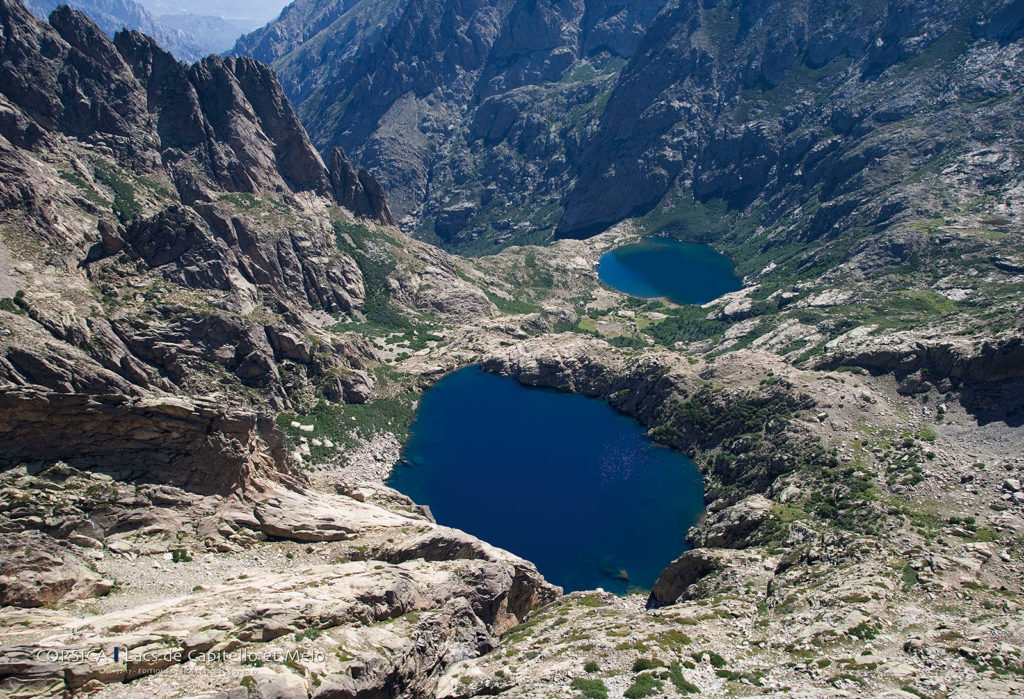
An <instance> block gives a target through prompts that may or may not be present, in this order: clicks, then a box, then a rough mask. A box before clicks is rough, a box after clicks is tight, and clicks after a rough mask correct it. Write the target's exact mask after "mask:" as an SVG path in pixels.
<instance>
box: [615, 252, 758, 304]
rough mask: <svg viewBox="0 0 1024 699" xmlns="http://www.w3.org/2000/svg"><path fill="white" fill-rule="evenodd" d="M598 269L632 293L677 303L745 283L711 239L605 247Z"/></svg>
mask: <svg viewBox="0 0 1024 699" xmlns="http://www.w3.org/2000/svg"><path fill="white" fill-rule="evenodd" d="M597 275H598V277H600V279H601V281H603V282H604V283H605V284H607V285H608V286H610V287H612V288H613V289H617V290H619V291H621V292H623V293H625V294H629V295H630V296H639V297H641V298H648V299H653V298H667V299H668V300H669V301H674V302H675V303H678V304H697V305H700V304H704V303H707V302H708V301H713V300H714V299H716V298H718V297H719V296H721V295H723V294H727V293H729V292H730V291H736V290H738V289H740V288H741V287H742V282H741V281H740V279H739V278H738V277H737V276H736V274H735V271H734V269H733V264H732V261H731V260H730V259H729V258H728V257H726V256H725V255H723V254H721V253H720V252H716V251H715V250H714V248H712V247H711V246H709V245H702V244H698V243H682V242H680V241H678V240H672V239H670V238H647V239H645V240H642V241H640V242H638V243H631V244H629V245H623V246H622V247H619V248H615V249H614V250H611V251H609V252H607V253H605V254H604V255H602V256H601V259H600V260H599V261H598V266H597Z"/></svg>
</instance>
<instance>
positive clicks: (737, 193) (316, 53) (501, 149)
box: [235, 0, 1021, 255]
mask: <svg viewBox="0 0 1024 699" xmlns="http://www.w3.org/2000/svg"><path fill="white" fill-rule="evenodd" d="M370 5H371V4H370V3H365V2H360V3H340V2H336V3H324V2H319V3H296V4H295V5H294V6H293V7H292V8H291V9H290V11H289V12H288V13H285V14H286V16H287V17H283V18H282V19H281V20H280V21H279V22H277V23H272V24H271V25H270V26H268V27H267V28H265V29H264V30H261V32H257V33H256V34H254V35H251V36H250V37H248V38H247V39H246V40H244V41H241V42H239V44H238V45H237V46H236V49H235V51H236V52H238V53H247V52H250V53H252V54H253V55H256V56H259V57H261V58H263V59H265V60H269V61H273V65H274V66H275V68H277V70H278V71H280V73H281V74H282V76H283V78H282V79H283V81H284V84H285V85H286V89H287V90H288V93H289V95H290V96H291V97H292V98H293V99H294V100H296V103H297V104H298V111H299V114H300V116H301V118H302V119H303V122H304V123H305V124H306V125H307V127H308V128H309V130H310V133H311V135H312V138H313V140H314V142H315V143H316V144H317V146H318V147H319V148H321V149H325V150H326V149H330V148H331V147H333V146H335V145H340V146H342V147H344V149H345V151H346V152H347V153H349V154H350V155H351V157H352V160H353V161H354V162H357V163H359V164H361V165H364V166H366V167H369V168H370V169H372V170H374V171H376V172H379V173H380V175H381V178H382V183H383V185H384V188H385V191H386V192H387V193H388V196H389V198H390V200H391V202H392V205H393V208H394V211H395V213H396V218H397V219H398V220H399V222H400V225H402V226H403V228H405V229H407V230H409V231H416V232H417V235H419V236H421V237H423V238H425V239H430V240H434V241H442V242H443V244H445V245H446V246H449V247H451V248H455V249H460V250H469V251H481V250H489V249H494V248H496V247H500V246H503V245H507V244H510V243H521V242H537V241H543V240H548V239H550V238H551V237H552V236H562V237H580V236H588V235H592V234H593V233H595V232H599V231H600V230H603V229H605V228H607V227H608V226H610V225H612V224H614V223H615V222H617V221H620V220H622V219H624V218H628V217H634V216H640V215H644V214H647V217H646V219H645V220H643V221H642V222H641V225H642V226H644V227H645V228H647V229H649V230H652V231H663V230H667V231H670V232H675V233H681V234H683V235H686V236H688V237H704V238H710V239H717V240H720V241H721V242H722V243H723V244H725V245H730V246H736V247H738V246H740V245H741V244H742V242H743V241H742V240H740V239H737V240H732V239H728V238H726V237H724V236H722V235H721V234H720V233H716V232H714V231H709V230H707V226H706V225H704V222H703V221H702V220H701V217H700V216H697V215H694V211H693V207H694V205H695V203H696V206H698V207H708V209H709V211H711V212H712V214H713V213H714V212H722V211H725V212H729V215H732V216H742V217H745V218H746V219H748V220H749V226H744V227H743V231H744V232H749V231H750V230H752V229H755V228H757V226H762V227H764V228H765V229H768V230H769V237H771V238H772V239H773V240H772V242H771V243H770V245H773V246H776V247H778V246H781V245H786V244H795V243H797V242H798V243H800V244H802V245H806V244H807V243H810V245H811V246H813V245H814V244H815V240H816V239H818V238H821V237H822V236H825V235H827V236H828V237H836V236H838V235H840V234H841V233H850V232H852V233H851V234H850V236H848V237H847V238H845V239H844V241H845V242H846V243H848V244H849V245H852V244H853V241H854V239H855V238H857V237H859V236H861V235H862V234H863V231H864V230H865V229H866V228H869V227H879V226H881V227H882V228H885V226H886V225H888V224H890V223H891V222H895V221H897V220H899V219H900V214H901V213H904V212H909V213H911V214H913V215H915V216H916V215H919V214H921V213H922V212H923V210H924V209H926V208H931V209H935V208H939V207H941V200H942V194H941V191H942V190H943V188H944V187H945V184H944V183H943V182H942V181H941V178H940V176H939V173H940V172H945V171H948V170H950V169H954V170H958V171H961V172H963V173H969V175H970V179H971V180H973V181H972V182H969V183H968V184H969V185H970V189H971V192H970V193H969V196H976V197H982V196H984V193H985V192H991V193H992V196H993V197H994V198H995V199H996V200H1002V199H1005V198H1006V197H1007V196H1008V195H1010V194H1011V193H1012V192H1013V191H1015V190H1014V188H1015V187H1017V186H1019V182H1018V180H1017V178H1015V177H1013V176H1007V172H1006V169H1005V168H1004V167H1003V166H1002V165H1000V164H999V163H998V162H995V161H992V162H989V163H988V164H987V165H981V166H979V162H978V158H977V154H978V153H979V152H981V151H984V150H985V149H986V148H989V147H991V146H992V143H993V139H994V138H995V136H996V135H998V136H999V141H1000V143H999V144H997V145H996V146H995V148H996V149H997V150H998V152H999V153H1000V154H1001V155H1000V158H1002V159H1010V160H1012V159H1013V158H1014V157H1015V156H1013V153H1014V152H1015V150H1014V148H1015V147H1012V146H1009V145H1007V146H1005V147H1004V145H1002V144H1003V143H1006V144H1008V143H1017V142H1019V139H1020V134H1019V133H1018V126H1017V125H1015V121H1014V119H1013V117H1012V114H1013V113H1015V111H1018V110H1019V108H1020V104H1019V96H1018V95H1019V92H1020V87H1021V84H1020V83H1021V71H1020V69H1019V58H1018V54H1019V48H1020V47H1019V41H1020V36H1019V34H1020V31H1021V30H1020V26H1019V19H1017V16H1016V15H1015V14H1014V8H1015V7H1016V5H1015V4H1014V3H1012V2H1005V1H1003V0H992V1H991V2H988V1H981V0H979V1H978V2H971V3H965V4H960V5H957V6H947V5H943V4H941V3H932V2H896V3H882V4H879V3H873V2H863V3H861V2H855V3H852V4H850V3H830V2H829V3H824V4H822V3H808V2H804V1H803V0H764V1H752V2H717V3H699V2H680V3H673V4H670V5H667V6H663V5H660V4H656V3H629V4H627V5H625V6H620V5H610V4H606V3H598V2H576V3H545V2H540V3H534V2H530V3H525V2H524V3H517V2H511V1H510V2H505V3H499V4H497V5H488V6H486V7H484V6H476V5H474V4H473V3H468V4H467V3H441V4H437V3H417V2H413V1H410V2H407V3H378V4H373V7H374V8H375V10H374V11H376V12H379V13H380V15H378V16H377V18H378V20H379V21H378V23H377V24H375V25H373V30H372V31H365V32H363V31H360V30H358V29H357V27H359V26H365V25H363V24H360V23H361V22H363V21H364V20H363V19H360V18H361V17H364V16H365V15H366V13H368V12H370ZM385 6H386V7H385ZM304 19H308V20H310V22H311V23H310V25H309V26H311V27H312V28H311V29H310V30H309V31H308V32H301V31H298V30H297V27H298V26H299V25H300V24H301V23H302V21H303V20H304ZM327 47H330V48H327ZM356 47H358V50H356ZM924 202H927V203H926V204H925V203H924ZM764 244H766V243H765V241H763V240H761V241H759V245H764ZM849 245H845V246H844V247H849ZM741 254H743V255H746V254H748V253H747V252H746V251H743V252H742V253H741Z"/></svg>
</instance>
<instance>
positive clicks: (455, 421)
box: [389, 367, 704, 594]
mask: <svg viewBox="0 0 1024 699" xmlns="http://www.w3.org/2000/svg"><path fill="white" fill-rule="evenodd" d="M389 484H390V485H391V486H392V487H394V488H396V489H398V490H399V491H401V492H403V493H405V494H406V495H409V496H410V497H412V498H413V500H415V501H416V502H418V503H420V504H425V505H429V506H430V509H431V511H432V512H433V514H434V517H435V518H436V519H437V521H438V523H440V524H444V525H447V526H451V527H457V528H459V529H463V530H465V531H467V532H469V533H470V534H473V535H474V536H477V537H479V538H481V539H483V540H484V541H487V542H489V543H491V544H494V545H495V546H500V547H501V548H504V549H507V550H509V551H511V552H512V553H515V554H517V555H519V556H522V557H523V558H526V559H528V560H530V561H532V562H533V563H535V564H536V565H537V568H538V569H539V570H540V572H541V573H542V574H543V575H544V576H545V578H547V579H548V580H549V581H551V582H553V583H555V584H556V585H561V586H562V587H564V588H565V589H566V591H573V590H588V589H593V588H597V587H603V588H605V589H606V590H610V591H613V592H616V593H620V594H621V593H624V592H626V591H628V590H629V589H630V588H641V589H650V587H651V586H652V585H653V584H654V582H655V580H657V578H658V575H659V574H660V573H661V571H662V570H663V569H664V567H665V566H666V565H667V564H668V563H669V562H670V561H671V560H672V559H674V558H676V557H677V556H679V555H680V554H681V553H682V552H683V551H684V550H686V548H688V546H687V545H686V542H685V538H684V537H685V535H686V530H687V529H688V528H689V527H690V526H692V525H693V524H694V523H695V522H696V520H697V518H698V516H699V515H700V513H701V511H702V510H703V506H704V490H703V483H702V480H701V477H700V473H699V472H698V471H697V469H696V467H695V466H694V464H693V462H692V461H690V460H689V459H688V458H687V457H686V456H685V455H683V454H680V453H678V452H674V451H672V450H670V449H667V448H665V447H660V446H658V445H656V444H654V443H653V442H652V441H651V440H650V439H649V438H648V437H647V434H646V432H645V431H644V429H643V428H642V427H641V426H640V425H639V424H638V423H636V422H635V421H633V420H632V419H630V418H628V417H625V416H623V415H620V414H618V413H616V412H615V410H614V409H613V408H612V407H611V406H609V405H608V404H607V403H605V402H604V401H600V400H595V399H590V398H586V397H583V396H579V395H573V394H568V393H561V392H556V391H553V390H548V389H536V388H527V387H524V386H522V385H520V384H519V383H518V382H517V381H515V380H513V379H510V378H507V377H502V376H495V375H492V374H488V373H485V372H484V371H482V370H480V369H479V368H478V367H467V368H465V369H460V370H458V371H456V372H453V373H452V374H449V375H448V376H446V377H445V378H444V379H442V380H441V381H440V382H438V383H437V385H435V386H434V387H433V388H431V389H430V390H428V391H427V392H426V394H424V396H423V399H422V401H421V402H420V406H419V409H418V411H417V414H416V420H415V422H414V423H413V425H412V430H411V435H410V437H409V441H408V443H407V445H406V447H405V450H404V452H403V459H402V461H400V462H399V464H398V465H397V466H396V467H395V471H394V473H393V475H392V477H391V480H390V482H389Z"/></svg>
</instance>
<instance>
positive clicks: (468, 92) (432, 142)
mask: <svg viewBox="0 0 1024 699" xmlns="http://www.w3.org/2000/svg"><path fill="white" fill-rule="evenodd" d="M658 9H659V5H658V4H657V3H653V2H640V3H628V4H627V5H624V6H623V5H618V4H614V3H605V2H567V3H561V2H541V3H535V2H515V1H508V2H501V3H498V4H494V3H483V4H482V3H473V2H460V3H447V4H440V5H439V4H437V3H429V2H421V1H420V0H413V1H410V2H390V3H367V2H357V3H342V2H330V3H326V2H298V3H295V4H293V5H292V6H290V7H289V8H288V9H287V10H286V11H285V12H284V13H283V14H282V17H281V18H280V19H279V20H278V21H276V22H274V23H272V24H271V25H269V26H268V27H266V28H265V29H263V30H261V31H259V32H256V33H254V34H252V35H249V36H248V37H245V38H243V39H242V40H241V41H239V43H238V45H237V46H236V47H235V53H238V54H251V55H253V56H256V57H258V58H261V59H263V60H267V61H271V62H272V65H273V66H274V67H275V69H276V70H277V71H278V72H279V73H280V74H281V76H282V80H283V84H284V85H285V88H286V90H287V91H288V94H289V96H291V97H292V99H293V100H296V102H297V104H299V105H300V107H299V113H300V116H301V117H302V119H303V122H304V123H305V124H306V126H307V128H308V129H309V130H310V133H311V135H312V137H313V139H314V141H315V142H316V144H317V145H318V147H320V148H321V149H323V150H324V151H327V150H330V149H331V148H333V147H334V146H341V147H343V148H344V149H345V151H346V152H347V153H349V154H350V155H351V156H352V159H353V161H354V162H357V163H360V164H361V165H364V166H366V167H369V168H370V169H371V170H373V171H374V172H376V173H378V174H379V175H380V177H381V182H382V184H383V185H384V189H385V191H386V192H387V194H388V198H389V200H390V202H391V204H392V206H393V207H394V211H395V214H396V218H398V220H399V222H400V223H401V224H402V226H403V227H404V228H407V229H408V230H414V229H416V230H418V232H419V234H420V235H421V236H422V237H424V238H426V239H430V240H440V241H444V242H445V244H447V245H450V246H453V247H459V246H460V245H463V246H464V245H466V244H468V243H469V241H471V240H473V239H475V238H477V237H479V236H480V235H481V232H482V231H484V230H485V229H491V228H493V230H489V232H488V233H487V235H489V236H491V237H492V238H493V237H494V236H497V237H499V238H501V239H502V240H505V241H512V240H524V239H526V238H528V237H529V236H530V235H532V234H535V233H536V232H537V231H539V230H542V229H550V228H551V227H552V226H553V225H554V223H555V222H557V218H553V217H554V216H555V213H556V210H557V209H558V207H559V204H558V201H559V197H560V193H561V190H563V189H564V188H565V187H566V186H567V185H568V183H569V182H570V180H571V178H572V176H573V173H572V167H571V166H572V162H573V158H574V153H575V151H576V150H578V148H579V145H580V143H581V142H582V139H583V135H584V132H585V130H586V128H587V124H588V123H589V121H590V120H592V119H593V117H594V116H595V115H596V114H598V113H599V112H600V109H601V107H603V97H602V95H604V94H605V93H606V92H607V90H608V89H609V88H610V85H611V82H612V81H613V80H614V76H615V73H616V72H617V70H618V68H619V67H620V66H621V65H622V63H623V62H624V60H625V58H627V57H629V56H630V55H631V53H632V51H633V48H634V47H635V45H636V43H637V42H638V41H639V39H640V37H641V36H642V34H643V32H644V30H645V28H646V26H647V25H648V24H649V23H650V21H651V20H652V19H653V17H654V15H655V14H656V13H657V11H658ZM357 49H358V50H357Z"/></svg>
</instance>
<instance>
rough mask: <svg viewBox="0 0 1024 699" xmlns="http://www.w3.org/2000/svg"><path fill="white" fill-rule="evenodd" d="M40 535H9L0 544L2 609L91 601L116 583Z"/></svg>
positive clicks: (49, 538)
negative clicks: (102, 576)
mask: <svg viewBox="0 0 1024 699" xmlns="http://www.w3.org/2000/svg"><path fill="white" fill-rule="evenodd" d="M62 548H63V547H61V546H60V545H59V543H58V542H57V541H56V540H54V539H52V538H51V537H49V536H46V535H45V534H42V533H40V532H23V533H21V534H17V535H11V534H8V535H6V536H5V537H4V539H3V542H2V543H0V606H5V605H9V606H12V607H43V606H46V605H50V604H55V603H57V602H66V601H70V600H78V599H91V598H93V597H97V596H99V595H105V594H106V593H108V592H110V590H111V588H112V587H113V583H112V582H111V581H110V580H104V579H103V578H101V577H100V576H99V575H98V574H97V573H95V572H94V571H92V570H90V569H89V568H87V567H86V566H85V565H84V564H83V563H82V562H81V561H80V560H78V558H77V557H76V556H75V555H73V554H72V553H71V552H70V551H68V550H67V548H63V550H62Z"/></svg>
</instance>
